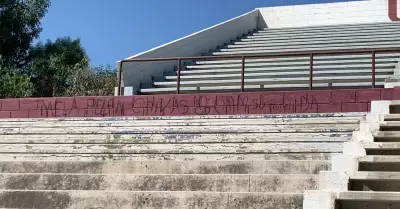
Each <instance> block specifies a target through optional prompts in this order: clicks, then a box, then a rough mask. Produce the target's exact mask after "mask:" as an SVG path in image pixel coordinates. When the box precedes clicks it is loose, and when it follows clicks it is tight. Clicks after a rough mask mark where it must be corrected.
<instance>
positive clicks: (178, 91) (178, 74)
mask: <svg viewBox="0 0 400 209" xmlns="http://www.w3.org/2000/svg"><path fill="white" fill-rule="evenodd" d="M181 65H182V59H178V72H177V82H178V83H177V85H176V86H177V87H176V94H180V91H181Z"/></svg>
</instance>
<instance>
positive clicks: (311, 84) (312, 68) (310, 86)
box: [309, 53, 314, 90]
mask: <svg viewBox="0 0 400 209" xmlns="http://www.w3.org/2000/svg"><path fill="white" fill-rule="evenodd" d="M313 70H314V54H312V53H311V54H310V81H309V89H310V90H312V89H313Z"/></svg>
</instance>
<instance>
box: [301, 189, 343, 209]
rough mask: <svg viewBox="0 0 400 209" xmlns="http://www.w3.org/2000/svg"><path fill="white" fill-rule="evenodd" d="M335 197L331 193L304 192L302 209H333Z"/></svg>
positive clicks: (335, 195)
mask: <svg viewBox="0 0 400 209" xmlns="http://www.w3.org/2000/svg"><path fill="white" fill-rule="evenodd" d="M336 197H337V194H336V193H335V192H332V191H306V192H305V193H304V200H303V209H335V200H336Z"/></svg>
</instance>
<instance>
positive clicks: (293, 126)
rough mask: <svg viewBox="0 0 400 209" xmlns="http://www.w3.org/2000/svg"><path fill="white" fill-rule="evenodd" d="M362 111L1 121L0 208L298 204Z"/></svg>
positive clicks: (268, 207)
mask: <svg viewBox="0 0 400 209" xmlns="http://www.w3.org/2000/svg"><path fill="white" fill-rule="evenodd" d="M363 120H364V115H363V114H357V113H352V114H309V115H281V116H278V115H265V116H202V117H161V118H160V117H154V118H71V119H36V120H33V119H19V120H1V121H0V134H1V135H0V208H13V209H56V208H57V209H88V208H91V209H94V208H96V209H97V208H104V209H128V208H129V209H130V208H135V209H142V208H143V209H160V208H165V209H178V208H179V209H183V208H187V209H189V208H190V209H206V208H207V209H217V208H218V209H222V208H227V209H228V208H229V209H250V208H257V209H278V208H279V209H300V208H302V204H303V192H304V191H305V190H313V189H317V185H318V182H319V179H318V175H317V174H318V173H319V171H320V170H330V168H331V163H330V159H331V158H332V156H338V155H341V152H342V150H343V142H347V141H349V140H350V139H351V137H352V132H353V131H354V130H356V129H357V128H358V127H359V122H360V121H363Z"/></svg>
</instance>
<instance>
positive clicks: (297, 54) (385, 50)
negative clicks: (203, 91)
mask: <svg viewBox="0 0 400 209" xmlns="http://www.w3.org/2000/svg"><path fill="white" fill-rule="evenodd" d="M391 52H392V53H393V52H400V48H398V47H393V48H377V49H347V50H319V51H304V52H283V53H269V54H243V55H228V56H199V57H172V58H148V59H129V60H122V61H120V63H119V74H118V90H117V93H118V95H121V83H122V81H121V80H122V73H123V72H122V67H123V64H124V63H128V62H157V61H178V69H177V89H176V93H177V94H179V93H180V86H181V68H182V61H183V60H192V61H194V60H223V59H241V62H242V72H241V87H240V89H241V92H244V86H245V85H244V78H245V63H246V59H254V58H277V57H302V56H309V57H310V75H309V77H310V80H309V89H310V90H312V89H313V68H314V57H315V56H316V55H343V54H349V55H350V54H367V53H368V54H371V55H372V56H371V65H372V66H371V68H372V69H371V74H372V84H371V86H372V88H375V77H376V76H375V74H376V71H375V68H376V67H375V66H376V62H375V59H376V53H391Z"/></svg>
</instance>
